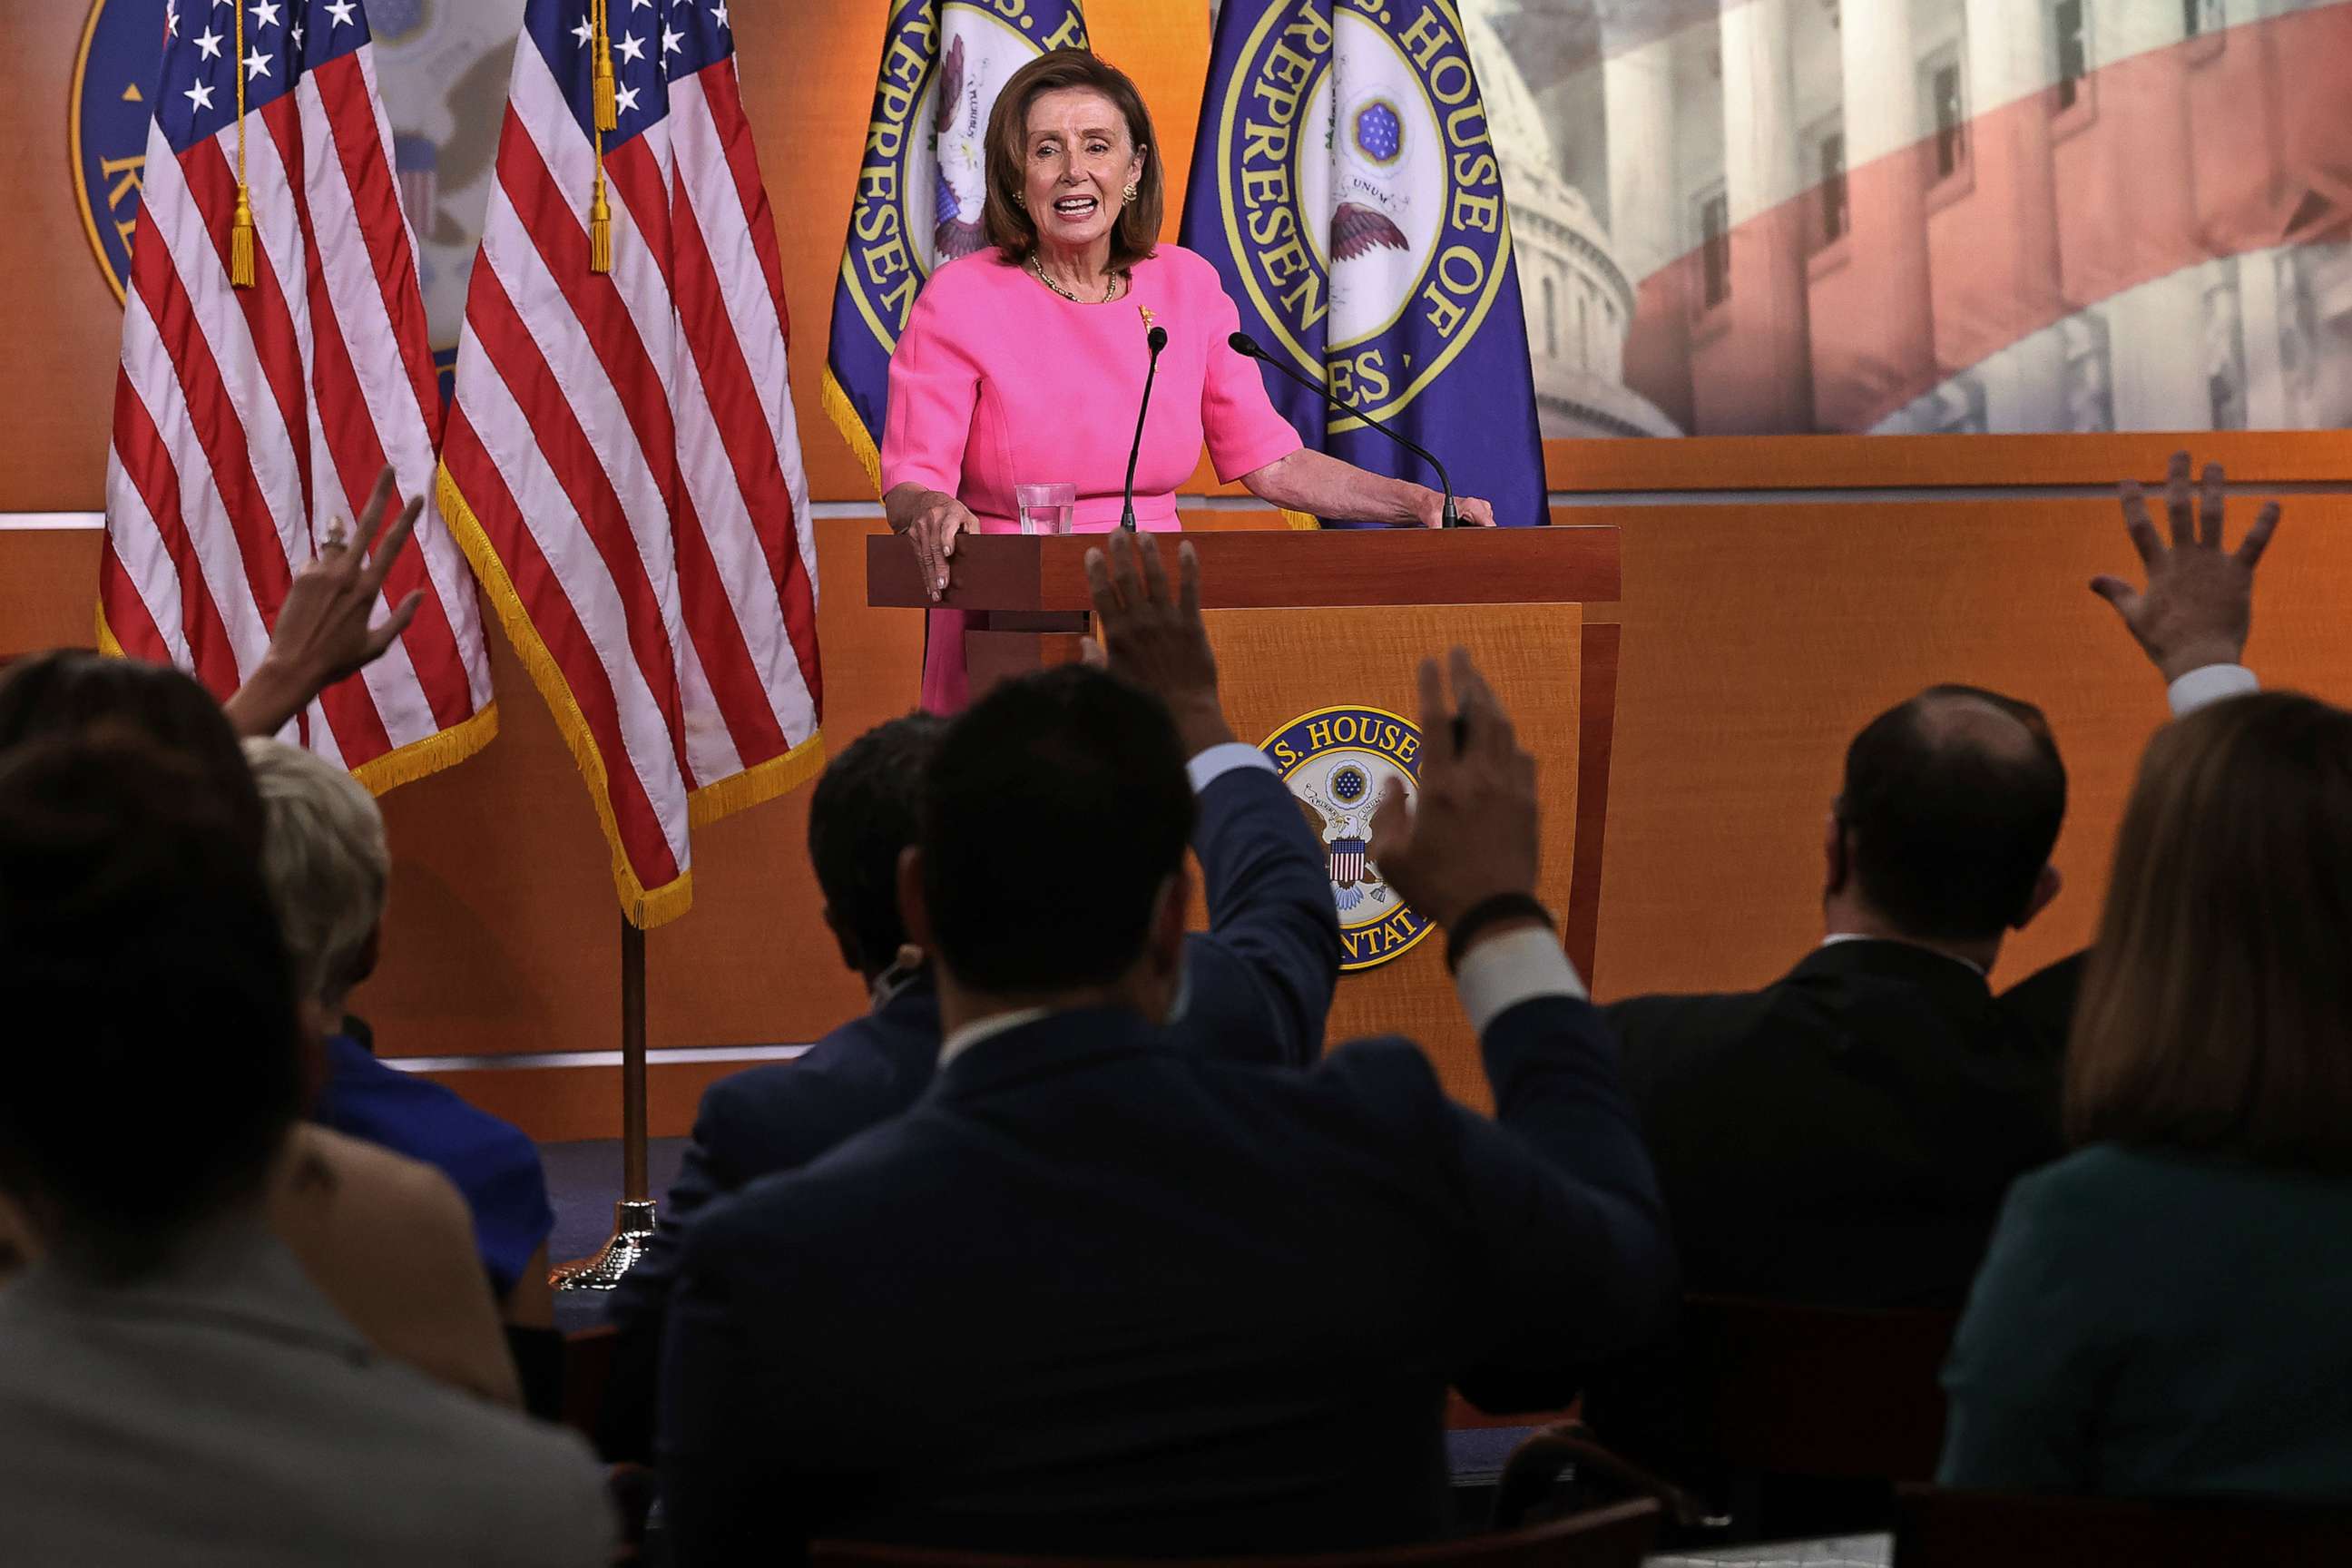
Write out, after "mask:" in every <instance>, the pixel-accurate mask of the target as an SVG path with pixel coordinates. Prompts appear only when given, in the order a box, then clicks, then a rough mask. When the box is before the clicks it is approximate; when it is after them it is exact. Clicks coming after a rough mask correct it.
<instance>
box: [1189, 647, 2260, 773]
mask: <svg viewBox="0 0 2352 1568" xmlns="http://www.w3.org/2000/svg"><path fill="white" fill-rule="evenodd" d="M2261 689H2263V683H2262V681H2261V679H2258V678H2257V677H2256V676H2255V674H2254V672H2253V671H2252V670H2251V669H2248V668H2246V667H2245V666H2244V665H2242V664H2209V665H2206V666H2204V667H2202V668H2198V669H2192V670H2190V671H2189V673H2188V674H2186V675H2184V676H2182V677H2181V678H2180V679H2178V680H2176V681H2174V682H2173V683H2172V685H2171V686H2170V688H2169V689H2167V690H2166V692H2165V696H2166V697H2167V698H2168V699H2169V700H2170V701H2171V703H2172V716H2173V717H2174V718H2176V719H2186V718H2188V717H2189V715H2190V714H2191V713H2194V712H2196V711H2197V710H2199V709H2200V708H2210V707H2211V706H2212V705H2213V704H2214V703H2216V702H2220V701H2222V700H2225V699H2227V698H2231V697H2243V696H2245V695H2246V694H2247V693H2249V692H2253V691H2260V690H2261ZM1203 754H1204V755H1205V754H1206V753H1203Z"/></svg>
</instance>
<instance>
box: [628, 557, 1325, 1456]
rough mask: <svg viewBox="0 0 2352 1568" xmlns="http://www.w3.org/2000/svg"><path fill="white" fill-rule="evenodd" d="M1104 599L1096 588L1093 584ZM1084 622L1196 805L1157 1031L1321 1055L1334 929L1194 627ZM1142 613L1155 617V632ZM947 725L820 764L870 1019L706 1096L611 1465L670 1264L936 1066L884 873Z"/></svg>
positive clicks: (884, 729)
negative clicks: (1194, 921)
mask: <svg viewBox="0 0 2352 1568" xmlns="http://www.w3.org/2000/svg"><path fill="white" fill-rule="evenodd" d="M1106 586H1108V584H1106ZM1155 615H1157V616H1158V619H1157V620H1153V619H1152V618H1151V617H1153V616H1155ZM1097 620H1098V623H1099V625H1100V626H1102V627H1103V628H1104V631H1105V636H1106V642H1105V644H1102V645H1097V651H1099V649H1100V648H1101V647H1108V648H1110V649H1111V652H1110V654H1109V655H1108V658H1109V662H1110V668H1111V670H1112V673H1113V674H1116V675H1118V676H1121V677H1123V678H1124V679H1128V680H1129V681H1131V682H1133V683H1135V684H1137V685H1139V686H1142V687H1143V688H1144V689H1147V690H1150V691H1151V692H1153V693H1154V694H1156V695H1158V696H1159V697H1160V698H1161V700H1164V701H1166V702H1167V703H1168V704H1169V706H1170V709H1171V711H1172V712H1175V713H1176V714H1177V715H1178V716H1179V733H1180V735H1181V739H1182V741H1183V743H1184V747H1185V753H1186V756H1187V757H1188V759H1189V761H1188V763H1187V769H1186V771H1187V773H1188V775H1189V778H1190V782H1191V783H1192V786H1193V790H1194V793H1195V798H1196V800H1197V803H1198V806H1199V817H1198V821H1197V824H1196V826H1195V827H1194V829H1193V833H1192V850H1193V853H1194V854H1195V856H1197V857H1198V858H1199V861H1200V865H1201V875H1202V883H1203V890H1204V893H1205V901H1206V904H1207V909H1208V916H1209V930H1208V931H1207V932H1205V933H1193V934H1192V935H1189V936H1188V937H1187V938H1186V940H1185V944H1184V965H1183V974H1182V981H1181V996H1180V998H1179V1001H1178V1005H1177V1006H1176V1009H1175V1016H1173V1017H1172V1018H1171V1020H1170V1021H1169V1032H1170V1037H1171V1040H1173V1041H1174V1042H1175V1043H1176V1044H1177V1045H1179V1046H1180V1047H1183V1048H1186V1049H1193V1050H1199V1051H1202V1052H1205V1053H1209V1054H1212V1055H1217V1056H1222V1057H1225V1058H1229V1059H1232V1060H1234V1061H1243V1062H1262V1063H1266V1064H1271V1065H1276V1066H1283V1067H1291V1068H1301V1067H1305V1066H1307V1065H1308V1064H1310V1063H1312V1062H1313V1061H1314V1060H1315V1059H1316V1058H1317V1057H1318V1056H1319V1055H1320V1054H1321V1053H1322V1048H1323V1025H1324V1020H1325V1018H1326V1017H1327V1016H1328V1015H1329V1013H1330V1010H1331V994H1332V989H1333V986H1334V985H1335V984H1337V982H1338V980H1339V914H1338V910H1337V908H1336V907H1335V905H1334V904H1333V902H1332V898H1331V884H1330V880H1329V879H1328V876H1327V875H1326V873H1325V869H1324V863H1323V847H1322V845H1321V844H1320V842H1318V840H1317V838H1316V837H1315V836H1314V834H1313V833H1312V832H1311V831H1309V830H1308V828H1307V826H1306V824H1305V822H1304V821H1303V819H1302V818H1301V817H1300V816H1299V814H1298V810H1297V805H1295V803H1294V802H1293V801H1292V799H1291V795H1290V792H1289V791H1288V790H1287V789H1286V787H1285V786H1284V784H1283V783H1282V780H1281V779H1280V777H1279V776H1278V775H1277V774H1276V773H1275V772H1274V770H1273V767H1272V765H1271V764H1270V763H1267V762H1266V760H1265V758H1264V757H1263V756H1262V755H1260V754H1259V752H1257V750H1256V748H1255V747H1253V746H1250V745H1247V744H1244V743H1242V742H1236V741H1235V740H1234V735H1233V732H1232V731H1230V730H1229V729H1228V728H1226V726H1225V722H1224V714H1223V708H1222V707H1221V706H1220V705H1219V703H1218V701H1217V673H1216V663H1215V660H1214V658H1213V657H1212V656H1211V655H1210V653H1209V648H1208V642H1207V638H1206V636H1205V634H1204V633H1202V632H1201V631H1200V623H1199V620H1198V617H1197V616H1193V617H1192V620H1191V621H1190V622H1189V624H1188V623H1186V622H1184V621H1183V620H1182V618H1181V615H1180V613H1179V609H1178V607H1177V606H1173V605H1159V606H1157V607H1156V608H1155V606H1154V605H1150V603H1148V602H1145V601H1142V600H1139V601H1138V602H1137V603H1136V604H1134V605H1126V604H1123V603H1121V602H1119V601H1118V600H1117V599H1115V598H1109V597H1106V598H1105V599H1104V601H1103V602H1101V603H1099V604H1097ZM946 729H947V725H946V721H943V720H941V719H939V718H937V717H934V716H932V715H930V714H925V713H916V714H910V715H908V716H907V717H906V718H903V719H894V720H891V721H888V722H887V723H884V724H880V725H877V726H876V727H875V728H874V729H873V730H871V731H867V732H866V734H864V735H862V736H860V737H859V738H858V739H857V740H856V742H854V743H853V744H852V745H851V746H850V747H849V749H848V750H847V751H845V752H843V753H842V754H841V755H840V756H838V757H836V758H835V759H834V761H833V762H832V763H830V764H829V765H828V766H827V767H826V768H825V771H824V775H823V776H822V777H821V778H819V780H818V781H817V785H816V789H815V791H814V795H813V797H812V799H811V800H810V803H809V860H810V863H811V864H812V866H813V867H814V868H815V871H816V879H817V886H818V887H819V889H822V890H823V892H824V900H825V907H824V919H825V924H826V926H827V927H828V928H829V929H830V930H831V931H833V934H834V937H835V941H836V942H838V943H839V945H840V949H841V957H842V962H843V963H846V964H847V965H848V966H849V967H850V968H851V969H853V970H855V971H856V973H858V975H859V976H860V978H862V979H863V980H864V981H865V983H866V989H867V991H868V993H869V994H871V995H872V997H873V999H874V1000H873V1005H872V1006H871V1007H870V1008H869V1009H868V1010H867V1011H866V1012H865V1013H863V1014H861V1015H859V1016H857V1017H855V1018H853V1019H851V1020H849V1021H848V1022H847V1023H845V1024H843V1025H841V1026H838V1027H837V1028H835V1029H834V1030H833V1031H832V1032H831V1033H829V1034H827V1035H826V1036H825V1037H824V1039H822V1040H820V1041H818V1042H817V1043H816V1044H815V1045H814V1046H812V1047H810V1048H809V1049H808V1051H807V1052H806V1053H805V1054H803V1056H801V1057H800V1058H798V1059H796V1060H794V1061H791V1062H782V1063H778V1064H776V1065H774V1066H772V1067H761V1068H751V1070H749V1071H747V1072H741V1073H737V1074H735V1075H733V1076H731V1077H730V1078H726V1079H721V1080H719V1082H718V1083H715V1084H713V1085H712V1086H711V1087H710V1088H709V1090H707V1091H706V1092H705V1093H704V1095H703V1098H702V1105H701V1108H700V1110H699V1111H698V1113H697V1115H696V1118H695V1126H694V1138H693V1142H691V1143H690V1144H689V1145H688V1148H687V1151H686V1153H685V1156H684V1158H683V1160H682V1161H681V1162H680V1163H679V1167H678V1174H677V1182H676V1183H675V1184H673V1185H672V1186H671V1188H670V1190H669V1194H668V1198H667V1202H666V1203H665V1204H664V1205H663V1206H662V1212H661V1220H660V1225H659V1226H658V1227H657V1229H656V1232H655V1236H654V1239H653V1242H652V1244H651V1246H650V1247H648V1248H647V1251H646V1256H645V1257H644V1258H642V1259H640V1260H639V1262H638V1263H637V1265H636V1267H635V1268H632V1269H631V1270H630V1271H629V1272H628V1274H627V1275H625V1277H624V1278H623V1279H622V1281H621V1283H620V1285H619V1287H618V1288H617V1289H615V1290H614V1293H613V1297H612V1300H611V1304H610V1306H609V1307H608V1309H607V1311H608V1314H609V1317H610V1320H611V1321H612V1322H613V1323H614V1326H615V1327H616V1329H617V1330H618V1331H619V1340H618V1343H617V1344H616V1345H615V1347H614V1367H613V1372H612V1374H611V1376H610V1377H609V1379H608V1381H607V1383H606V1385H605V1393H604V1405H603V1408H602V1410H601V1411H600V1412H599V1415H598V1423H597V1437H598V1440H599V1444H600V1446H601V1447H602V1448H603V1449H604V1452H605V1454H606V1456H607V1457H608V1458H650V1457H651V1453H652V1440H653V1415H654V1399H655V1384H656V1378H657V1371H658V1358H659V1352H660V1346H661V1332H662V1321H663V1314H664V1312H665V1310H666V1309H667V1303H668V1300H669V1293H670V1290H671V1288H672V1286H673V1285H674V1284H675V1282H676V1278H677V1258H678V1254H679V1249H680V1248H681V1247H683V1246H684V1243H685V1237H686V1235H687V1233H688V1230H689V1229H690V1228H691V1227H692V1226H693V1225H694V1223H695V1220H696V1219H697V1217H698V1215H700V1214H701V1213H702V1212H703V1211H704V1210H705V1209H706V1208H708V1207H709V1205H711V1204H712V1203H713V1202H715V1201H717V1200H718V1199H720V1198H723V1197H725V1196H727V1195H728V1194H731V1193H733V1192H735V1191H737V1190H739V1189H740V1188H741V1187H742V1186H744V1185H745V1184H748V1183H750V1182H751V1181H753V1180H756V1179H757V1178H759V1177H761V1176H764V1175H768V1174H771V1173H774V1172H777V1171H791V1170H797V1169H799V1168H800V1167H801V1166H803V1165H805V1164H807V1163H809V1162H810V1161H812V1160H814V1159H815V1158H816V1157H817V1156H818V1155H820V1154H823V1153H824V1152H825V1151H827V1150H829V1149H831V1148H832V1147H834V1145H835V1144H837V1143H840V1142H844V1141H845V1140H846V1139H848V1138H850V1137H852V1136H854V1135H856V1133H858V1132H862V1131H865V1130H866V1128H868V1127H871V1126H873V1125H874V1124H875V1123H876V1122H877V1121H885V1120H887V1119H888V1118H890V1117H893V1116H896V1115H898V1113H899V1112H901V1111H903V1110H906V1109H907V1108H908V1106H910V1105H912V1104H913V1103H914V1102H915V1101H916V1100H917V1099H918V1098H919V1097H920V1096H921V1094H922V1092H923V1089H924V1088H925V1087H926V1086H927V1085H929V1082H930V1080H931V1073H932V1070H933V1068H935V1067H936V1066H937V1064H938V1061H939V1054H940V1013H939V994H938V991H937V989H936V988H935V986H934V985H933V983H932V979H931V972H930V968H929V964H928V963H926V962H925V961H924V956H923V953H922V951H921V950H920V949H919V948H917V947H915V946H913V945H912V944H910V943H909V942H908V940H907V932H906V927H905V924H904V922H903V921H901V920H900V918H899V914H898V858H899V856H900V855H901V854H902V853H903V852H904V851H905V850H906V848H907V847H908V845H910V844H912V843H913V842H914V840H915V796H916V792H917V789H918V788H919V785H920V784H921V781H922V777H923V774H924V773H925V771H926V770H927V769H928V767H929V763H930V759H931V757H932V755H933V753H934V752H937V751H938V749H939V744H940V736H941V735H942V734H944V733H945V732H946Z"/></svg>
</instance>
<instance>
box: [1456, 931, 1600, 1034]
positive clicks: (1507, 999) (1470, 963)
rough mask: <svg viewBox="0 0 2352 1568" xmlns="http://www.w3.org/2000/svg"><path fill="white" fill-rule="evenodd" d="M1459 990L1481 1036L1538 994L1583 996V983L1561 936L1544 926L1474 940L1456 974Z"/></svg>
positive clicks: (1581, 997) (1579, 997) (1471, 1021)
mask: <svg viewBox="0 0 2352 1568" xmlns="http://www.w3.org/2000/svg"><path fill="white" fill-rule="evenodd" d="M1454 994H1455V995H1457V996H1459V997H1461V998H1462V1010H1463V1011H1464V1012H1465V1013H1467V1014H1468V1015H1469V1016H1470V1026H1471V1027H1472V1028H1474V1029H1475V1030H1476V1031H1478V1033H1480V1034H1482V1035H1483V1034H1485V1033H1486V1026H1487V1025H1489V1024H1491V1023H1493V1022H1494V1021H1495V1020H1496V1019H1497V1018H1499V1017H1501V1016H1503V1015H1504V1014H1506V1013H1507V1012H1509V1011H1510V1010H1511V1009H1512V1008H1514V1007H1516V1006H1517V1005H1519V1004H1520V1003H1522V1002H1528V1001H1532V1000H1533V999H1534V998H1536V997H1538V996H1573V997H1576V998H1577V999H1579V1000H1582V999H1583V997H1584V994H1585V993H1584V981H1583V979H1582V977H1581V976H1580V975H1579V974H1578V973H1576V965H1575V964H1573V963H1570V962H1569V961H1568V953H1567V952H1566V951H1564V950H1563V949H1562V948H1561V947H1560V945H1559V936H1558V935H1557V934H1556V933H1555V932H1553V931H1549V930H1548V929H1545V928H1543V927H1540V926H1529V927H1528V928H1527V929H1525V930H1523V931H1510V932H1508V933H1507V934H1505V935H1502V936H1496V937H1487V938H1486V939H1484V940H1482V941H1479V942H1474V943H1472V944H1471V948H1470V951H1469V952H1465V953H1464V954H1463V955H1462V967H1461V969H1460V970H1459V971H1458V972H1457V973H1455V974H1454Z"/></svg>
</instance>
